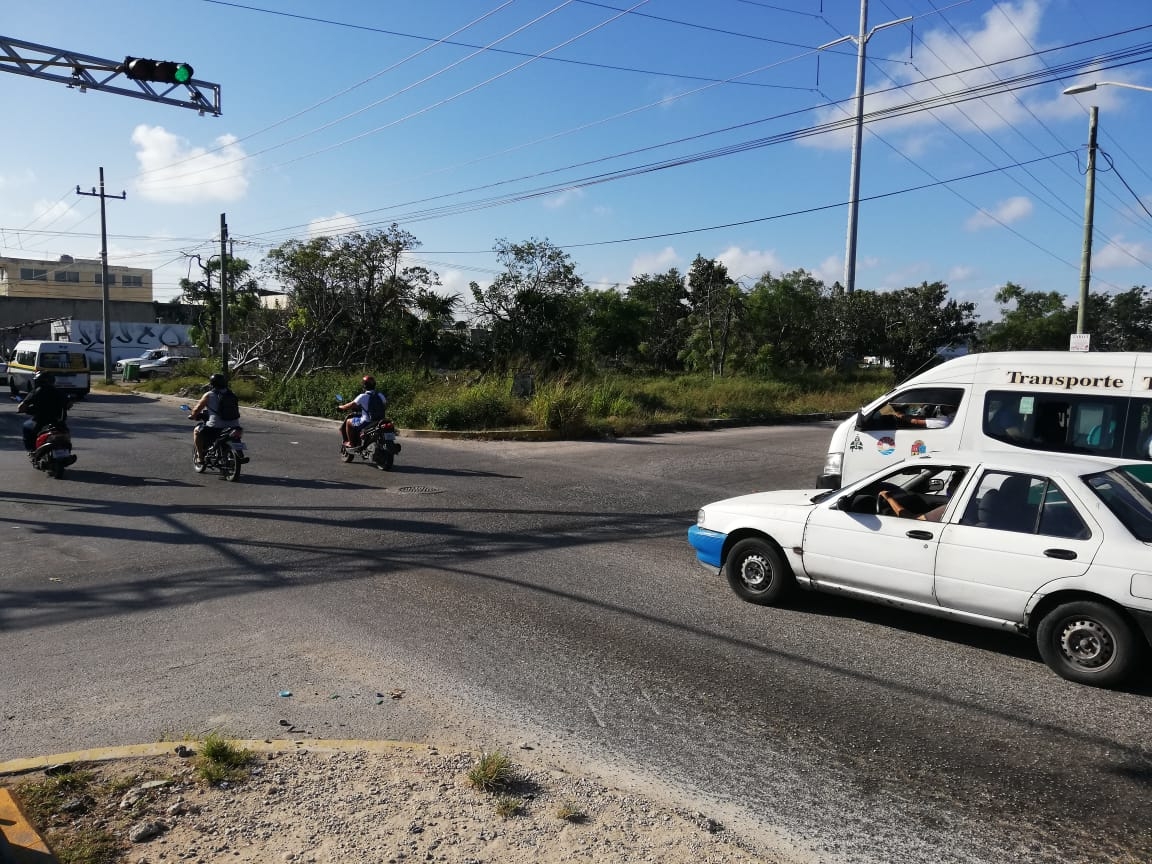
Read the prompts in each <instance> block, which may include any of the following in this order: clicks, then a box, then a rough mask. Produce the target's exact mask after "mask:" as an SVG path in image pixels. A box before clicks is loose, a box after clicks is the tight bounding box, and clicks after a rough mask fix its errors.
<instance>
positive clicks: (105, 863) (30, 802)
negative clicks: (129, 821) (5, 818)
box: [14, 770, 123, 864]
mask: <svg viewBox="0 0 1152 864" xmlns="http://www.w3.org/2000/svg"><path fill="white" fill-rule="evenodd" d="M94 780H95V774H93V772H91V771H83V770H69V771H65V772H63V773H61V774H57V775H55V776H52V777H47V778H45V779H44V780H41V781H39V782H37V783H25V784H22V785H21V786H19V787H17V788H16V789H15V790H14V791H15V792H16V795H17V797H18V798H19V800H20V806H21V808H22V809H23V810H24V815H25V816H27V817H28V821H29V822H31V823H32V824H33V825H37V826H41V828H42V830H43V833H44V839H45V841H47V843H48V844H49V846H51V847H52V851H53V852H54V853H55V854H56V860H57V861H58V862H59V864H115V862H117V861H119V860H121V853H122V851H123V850H122V848H121V843H120V841H119V840H118V839H117V838H116V836H115V835H114V834H113V833H111V832H110V831H108V830H107V829H106V828H103V827H100V826H97V825H84V826H75V825H67V824H65V825H58V824H57V823H59V822H60V820H61V818H62V816H63V814H64V807H65V805H66V804H68V802H69V801H72V800H73V799H75V798H77V797H78V796H80V795H81V794H83V793H87V792H88V791H89V790H90V787H91V786H92V784H93V781H94ZM93 791H96V790H93ZM99 791H100V792H101V793H102V792H103V789H101V790H99ZM45 826H49V827H45Z"/></svg>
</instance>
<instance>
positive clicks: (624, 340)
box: [578, 288, 649, 370]
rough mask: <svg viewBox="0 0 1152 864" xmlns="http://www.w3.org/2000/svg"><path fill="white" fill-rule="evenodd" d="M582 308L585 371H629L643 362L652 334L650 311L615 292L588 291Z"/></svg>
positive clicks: (581, 348)
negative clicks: (644, 345)
mask: <svg viewBox="0 0 1152 864" xmlns="http://www.w3.org/2000/svg"><path fill="white" fill-rule="evenodd" d="M578 305H579V307H580V316H579V320H580V340H579V361H580V365H581V367H583V368H584V369H589V370H594V369H597V368H600V367H602V366H610V367H612V368H616V369H619V368H625V367H629V366H634V365H636V364H637V363H638V362H639V361H640V360H641V352H640V346H641V343H642V341H643V339H644V337H645V336H646V335H647V334H648V332H649V324H648V319H647V314H646V313H647V310H646V309H645V308H644V307H643V306H642V305H640V303H639V302H637V301H636V300H634V299H632V298H631V297H629V296H627V295H625V294H622V293H620V292H619V291H618V290H616V289H615V288H609V289H607V290H603V291H597V290H593V289H587V288H586V289H585V290H584V292H583V293H582V294H581V295H580V296H579V298H578Z"/></svg>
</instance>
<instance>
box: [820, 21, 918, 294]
mask: <svg viewBox="0 0 1152 864" xmlns="http://www.w3.org/2000/svg"><path fill="white" fill-rule="evenodd" d="M911 20H912V17H911V16H908V17H906V18H899V19H897V20H896V21H888V22H887V23H885V24H877V25H876V26H875V27H873V28H872V29H871V30H869V29H868V0H860V34H859V35H858V36H841V37H840V38H839V39H834V40H832V41H831V42H826V43H825V44H823V45H821V46H820V47H819V48H817V49H816V50H817V51H823V50H824V49H825V48H831V47H832V46H833V45H839V44H840V43H842V42H855V43H856V126H855V129H854V130H853V133H852V178H851V180H850V182H849V184H848V242H847V248H846V249H845V251H844V290H845V291H847V292H848V293H849V294H851V293H852V292H853V291H854V290H856V227H857V223H858V221H859V216H858V210H859V207H860V149H861V145H862V144H863V137H864V64H865V61H866V60H867V59H868V40H869V39H871V38H872V35H873V34H874V33H876V32H877V31H878V30H883V29H885V28H886V27H894V26H896V25H897V24H905V23H907V22H909V21H911Z"/></svg>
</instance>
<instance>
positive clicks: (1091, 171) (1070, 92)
mask: <svg viewBox="0 0 1152 864" xmlns="http://www.w3.org/2000/svg"><path fill="white" fill-rule="evenodd" d="M1104 86H1109V87H1127V88H1130V89H1132V90H1147V91H1149V92H1152V87H1142V86H1141V85H1139V84H1127V83H1125V82H1123V81H1093V82H1091V83H1089V84H1076V85H1074V86H1072V87H1068V88H1065V90H1064V95H1065V96H1075V95H1076V94H1077V93H1088V92H1090V91H1092V90H1095V89H1096V88H1097V87H1104ZM1098 116H1099V109H1098V108H1097V107H1096V106H1095V105H1093V106H1092V107H1091V109H1090V110H1089V114H1088V164H1087V166H1086V168H1085V171H1084V178H1085V179H1084V244H1083V248H1082V251H1081V254H1080V304H1079V307H1078V308H1077V310H1076V332H1077V333H1083V332H1084V326H1085V315H1086V313H1087V309H1088V282H1089V280H1090V278H1091V275H1092V216H1093V212H1094V210H1095V204H1096V121H1097V117H1098Z"/></svg>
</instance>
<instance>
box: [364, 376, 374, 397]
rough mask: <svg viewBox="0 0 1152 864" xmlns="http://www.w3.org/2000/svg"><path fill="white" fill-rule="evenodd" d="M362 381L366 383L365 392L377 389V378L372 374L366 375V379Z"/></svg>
mask: <svg viewBox="0 0 1152 864" xmlns="http://www.w3.org/2000/svg"><path fill="white" fill-rule="evenodd" d="M361 383H362V384H363V385H364V392H365V393H367V392H368V391H369V390H375V389H376V379H375V378H373V377H372V376H371V375H365V376H364V379H363V381H362V382H361Z"/></svg>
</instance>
